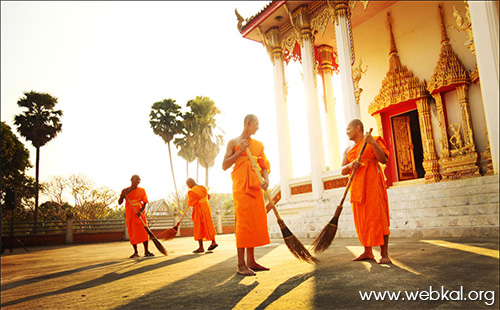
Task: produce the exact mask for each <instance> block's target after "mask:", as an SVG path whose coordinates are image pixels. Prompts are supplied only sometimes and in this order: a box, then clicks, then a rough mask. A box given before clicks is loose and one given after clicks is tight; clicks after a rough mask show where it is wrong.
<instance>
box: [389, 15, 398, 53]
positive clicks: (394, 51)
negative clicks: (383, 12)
mask: <svg viewBox="0 0 500 310" xmlns="http://www.w3.org/2000/svg"><path fill="white" fill-rule="evenodd" d="M387 24H389V35H390V39H391V50H390V52H389V55H391V56H393V55H397V54H398V50H397V49H396V43H395V42H394V35H393V34H392V25H391V13H390V12H387Z"/></svg>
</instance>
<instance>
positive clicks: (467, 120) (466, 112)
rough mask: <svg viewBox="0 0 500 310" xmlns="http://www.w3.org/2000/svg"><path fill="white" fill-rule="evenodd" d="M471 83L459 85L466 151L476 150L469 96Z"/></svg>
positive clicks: (458, 92) (458, 91)
mask: <svg viewBox="0 0 500 310" xmlns="http://www.w3.org/2000/svg"><path fill="white" fill-rule="evenodd" d="M468 89H469V85H467V84H462V85H459V86H457V94H458V100H459V103H460V114H461V115H462V128H463V132H464V143H465V145H464V147H465V149H464V152H466V153H470V152H476V144H475V143H474V132H473V131H472V119H471V115H470V105H469V96H468V92H467V91H468Z"/></svg>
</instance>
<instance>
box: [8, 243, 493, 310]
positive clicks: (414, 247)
mask: <svg viewBox="0 0 500 310" xmlns="http://www.w3.org/2000/svg"><path fill="white" fill-rule="evenodd" d="M301 241H302V242H303V243H304V244H305V245H306V246H309V245H310V243H311V242H312V240H311V239H306V240H301ZM217 242H218V243H219V247H218V248H216V249H215V250H214V251H213V253H203V254H193V253H191V252H192V250H194V249H195V248H196V247H197V242H195V241H194V240H193V238H192V237H181V238H175V239H174V240H172V241H168V242H164V243H163V244H164V246H165V247H166V248H167V250H168V251H169V255H168V256H163V255H161V254H160V253H159V252H158V250H157V249H156V248H155V246H154V244H153V243H152V242H150V250H151V251H152V252H153V253H154V254H155V255H156V256H155V257H152V258H145V257H143V256H142V255H143V248H142V245H139V252H140V254H141V257H139V258H135V259H130V258H128V257H129V256H130V255H131V254H132V247H131V245H130V243H128V242H113V243H100V244H87V245H63V246H45V247H31V248H29V250H30V252H26V251H25V250H24V249H23V248H15V249H14V251H13V252H12V253H10V251H9V249H7V250H5V252H4V254H3V255H2V258H1V267H2V271H1V304H0V307H1V308H2V309H5V310H8V309H288V310H291V309H408V308H414V309H498V308H499V302H498V297H499V296H498V295H499V284H498V281H499V258H498V255H499V254H498V253H499V251H498V250H499V240H498V239H497V238H474V239H472V238H461V239H457V238H450V239H439V240H434V241H424V240H419V239H415V238H391V240H390V247H389V251H390V252H389V253H390V256H391V258H392V260H393V262H394V264H392V265H379V264H377V263H375V262H372V261H370V262H352V261H351V259H352V258H353V257H355V256H357V255H358V254H360V253H361V251H362V247H361V246H360V244H359V242H358V240H357V239H342V238H338V239H335V240H334V242H333V244H332V245H331V246H330V248H329V249H328V250H327V251H325V252H324V253H322V254H320V255H318V256H317V257H318V258H319V259H320V262H319V263H318V264H316V265H310V264H307V263H304V262H301V261H299V260H297V259H296V258H294V257H293V256H292V255H291V254H290V253H289V251H288V249H287V247H286V245H285V244H284V242H283V240H282V239H275V240H272V241H271V244H270V245H268V246H264V247H260V248H256V250H255V253H256V257H257V260H258V262H259V263H261V264H263V265H265V266H267V267H270V268H271V270H270V271H264V272H258V273H257V276H254V277H243V276H240V275H237V274H236V273H235V271H236V263H237V259H236V248H235V239H234V235H233V234H227V235H218V236H217ZM208 245H209V242H205V249H206V248H207V247H208ZM377 250H378V249H377ZM378 257H379V253H378V252H377V251H376V258H378ZM376 293H377V294H379V295H378V296H376V295H375V294H376ZM370 294H371V295H370ZM398 294H399V295H398ZM368 297H370V300H363V299H368ZM377 297H378V299H379V300H376V298H377ZM382 298H384V300H381V299H382ZM391 299H392V300H391ZM396 299H398V300H396ZM410 299H414V300H410ZM464 299H466V300H464Z"/></svg>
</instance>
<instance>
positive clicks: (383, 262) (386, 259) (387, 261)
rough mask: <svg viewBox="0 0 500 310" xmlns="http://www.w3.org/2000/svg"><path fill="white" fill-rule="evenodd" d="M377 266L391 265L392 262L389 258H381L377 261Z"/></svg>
mask: <svg viewBox="0 0 500 310" xmlns="http://www.w3.org/2000/svg"><path fill="white" fill-rule="evenodd" d="M378 263H379V264H392V261H391V259H390V258H389V257H382V258H381V259H380V260H379V261H378Z"/></svg>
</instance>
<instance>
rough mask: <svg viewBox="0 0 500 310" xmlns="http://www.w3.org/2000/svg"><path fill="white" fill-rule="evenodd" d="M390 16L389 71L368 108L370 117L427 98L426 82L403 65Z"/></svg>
mask: <svg viewBox="0 0 500 310" xmlns="http://www.w3.org/2000/svg"><path fill="white" fill-rule="evenodd" d="M390 16H391V15H390V13H389V12H388V13H387V23H388V26H389V36H390V52H389V55H390V58H389V71H388V72H387V74H386V76H385V78H384V80H383V81H382V87H381V88H380V92H379V94H378V95H377V96H376V97H375V99H374V101H373V102H372V103H371V104H370V106H369V107H368V113H370V115H374V114H376V113H378V112H380V111H382V110H383V109H385V108H387V107H389V106H390V105H395V104H398V103H401V102H406V101H409V100H417V99H419V98H422V97H426V96H427V91H426V85H425V81H424V82H420V81H419V80H418V78H417V77H415V76H414V75H413V73H412V72H411V71H409V70H408V68H407V67H406V66H403V65H401V62H400V60H399V56H398V50H397V49H396V44H395V42H394V35H393V33H392V25H391V20H390Z"/></svg>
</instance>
